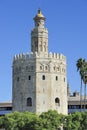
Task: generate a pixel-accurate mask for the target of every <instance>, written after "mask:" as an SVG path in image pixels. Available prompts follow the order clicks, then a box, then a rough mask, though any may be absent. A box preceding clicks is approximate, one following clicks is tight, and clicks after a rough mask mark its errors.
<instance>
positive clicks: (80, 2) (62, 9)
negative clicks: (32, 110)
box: [0, 0, 87, 102]
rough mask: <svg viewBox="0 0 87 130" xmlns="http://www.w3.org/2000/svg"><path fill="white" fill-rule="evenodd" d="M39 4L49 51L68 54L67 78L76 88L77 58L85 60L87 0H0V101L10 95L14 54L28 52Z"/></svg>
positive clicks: (72, 86)
mask: <svg viewBox="0 0 87 130" xmlns="http://www.w3.org/2000/svg"><path fill="white" fill-rule="evenodd" d="M39 7H40V8H41V10H42V12H43V14H44V16H45V17H46V23H45V27H46V28H48V31H49V51H51V52H58V53H63V54H64V55H65V56H66V57H67V81H68V82H69V84H70V86H71V90H72V91H75V90H77V91H79V87H80V77H79V74H78V73H77V70H76V61H77V59H79V58H80V57H82V58H85V59H86V60H87V0H0V46H1V47H0V102H3V101H8V100H11V99H12V60H13V56H14V55H15V54H19V53H22V52H24V53H26V52H30V43H31V40H30V32H31V29H32V28H33V27H34V22H33V17H34V16H35V15H36V13H37V10H38V8H39Z"/></svg>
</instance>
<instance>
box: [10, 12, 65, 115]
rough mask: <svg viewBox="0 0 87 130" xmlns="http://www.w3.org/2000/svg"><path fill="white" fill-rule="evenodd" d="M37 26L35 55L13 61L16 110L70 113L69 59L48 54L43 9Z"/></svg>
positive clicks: (37, 17)
mask: <svg viewBox="0 0 87 130" xmlns="http://www.w3.org/2000/svg"><path fill="white" fill-rule="evenodd" d="M34 23H35V27H34V28H33V29H32V31H31V53H30V54H28V53H26V54H19V55H15V56H14V59H13V65H12V66H13V68H12V71H13V72H12V79H13V87H12V88H13V94H12V95H13V97H12V106H13V111H15V110H16V111H30V112H36V113H37V114H41V113H42V112H45V111H48V110H50V109H51V110H57V111H58V113H62V114H67V78H66V57H65V56H64V55H63V54H57V53H51V52H50V53H49V52H48V29H46V28H45V26H44V24H45V17H44V16H43V14H42V12H41V10H38V13H37V15H36V16H35V17H34Z"/></svg>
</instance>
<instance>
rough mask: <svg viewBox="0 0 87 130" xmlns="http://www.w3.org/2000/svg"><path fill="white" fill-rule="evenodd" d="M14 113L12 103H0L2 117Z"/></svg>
mask: <svg viewBox="0 0 87 130" xmlns="http://www.w3.org/2000/svg"><path fill="white" fill-rule="evenodd" d="M11 112H12V102H11V101H10V102H1V103H0V116H4V115H5V114H8V113H11Z"/></svg>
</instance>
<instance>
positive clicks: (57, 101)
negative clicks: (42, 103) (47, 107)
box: [55, 97, 60, 106]
mask: <svg viewBox="0 0 87 130" xmlns="http://www.w3.org/2000/svg"><path fill="white" fill-rule="evenodd" d="M55 104H56V105H59V106H60V99H59V98H58V97H56V98H55Z"/></svg>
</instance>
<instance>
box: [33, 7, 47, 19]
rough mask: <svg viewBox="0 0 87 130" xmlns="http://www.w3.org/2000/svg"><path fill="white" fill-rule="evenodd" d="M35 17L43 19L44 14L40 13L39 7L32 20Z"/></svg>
mask: <svg viewBox="0 0 87 130" xmlns="http://www.w3.org/2000/svg"><path fill="white" fill-rule="evenodd" d="M37 19H44V20H45V17H44V15H43V14H42V12H41V10H40V9H39V10H38V13H37V15H36V16H35V17H34V20H37Z"/></svg>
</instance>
